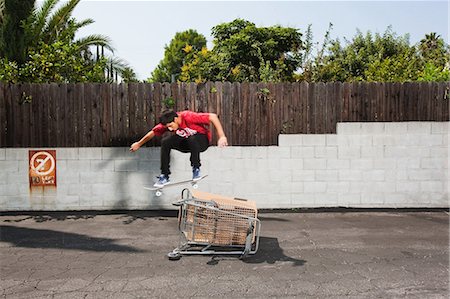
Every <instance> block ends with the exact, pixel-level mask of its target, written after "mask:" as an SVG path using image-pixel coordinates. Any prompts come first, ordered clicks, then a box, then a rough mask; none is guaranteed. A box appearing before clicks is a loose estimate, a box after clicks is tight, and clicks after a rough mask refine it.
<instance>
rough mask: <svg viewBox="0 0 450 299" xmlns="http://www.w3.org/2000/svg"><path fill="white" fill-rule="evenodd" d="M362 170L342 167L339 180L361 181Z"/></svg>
mask: <svg viewBox="0 0 450 299" xmlns="http://www.w3.org/2000/svg"><path fill="white" fill-rule="evenodd" d="M362 173H363V172H362V171H361V170H354V169H351V170H350V169H340V170H339V180H340V181H344V182H346V181H361V180H362Z"/></svg>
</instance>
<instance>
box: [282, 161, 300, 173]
mask: <svg viewBox="0 0 450 299" xmlns="http://www.w3.org/2000/svg"><path fill="white" fill-rule="evenodd" d="M279 163H280V164H279V169H281V170H299V169H303V159H280V160H279Z"/></svg>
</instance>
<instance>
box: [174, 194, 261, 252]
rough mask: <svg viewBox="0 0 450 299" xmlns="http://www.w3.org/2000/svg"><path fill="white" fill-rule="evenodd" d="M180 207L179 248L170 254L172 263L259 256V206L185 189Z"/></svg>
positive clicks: (240, 200)
mask: <svg viewBox="0 0 450 299" xmlns="http://www.w3.org/2000/svg"><path fill="white" fill-rule="evenodd" d="M173 204H174V205H175V206H179V208H180V209H179V214H178V227H179V232H180V241H179V246H178V247H177V248H175V249H174V250H172V251H171V252H169V253H168V254H167V256H168V258H169V259H170V260H178V259H180V258H181V256H182V255H195V254H204V255H240V258H244V257H246V256H247V255H249V254H255V253H256V252H257V251H258V246H259V232H260V229H261V223H260V221H259V219H258V218H257V212H258V210H257V209H256V204H255V202H254V201H249V200H245V199H237V198H229V197H224V196H221V195H215V194H210V193H206V192H201V191H198V190H195V191H192V192H191V191H190V190H189V189H184V190H183V191H182V193H181V200H180V201H177V202H175V203H173Z"/></svg>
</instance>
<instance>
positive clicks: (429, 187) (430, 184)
mask: <svg viewBox="0 0 450 299" xmlns="http://www.w3.org/2000/svg"><path fill="white" fill-rule="evenodd" d="M420 190H421V191H422V192H435V193H441V192H444V183H443V182H441V181H427V182H420Z"/></svg>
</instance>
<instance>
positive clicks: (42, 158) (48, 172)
mask: <svg viewBox="0 0 450 299" xmlns="http://www.w3.org/2000/svg"><path fill="white" fill-rule="evenodd" d="M28 156H29V159H30V164H29V165H30V169H29V173H30V187H34V186H56V150H30V151H29V154H28Z"/></svg>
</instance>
